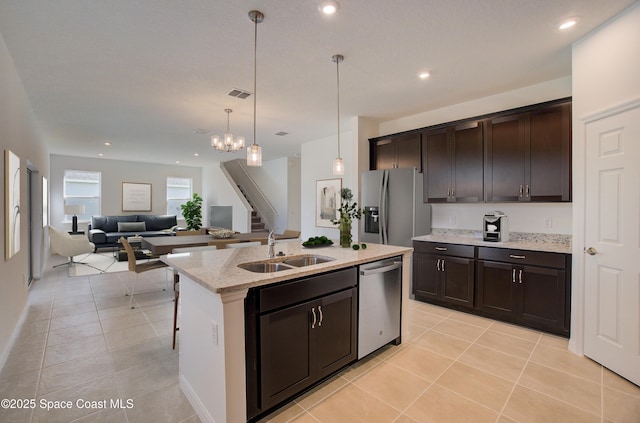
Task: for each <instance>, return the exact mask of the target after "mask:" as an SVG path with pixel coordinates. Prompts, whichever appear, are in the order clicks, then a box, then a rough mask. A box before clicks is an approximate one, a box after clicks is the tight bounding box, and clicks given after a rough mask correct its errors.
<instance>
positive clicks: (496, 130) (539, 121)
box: [484, 102, 571, 202]
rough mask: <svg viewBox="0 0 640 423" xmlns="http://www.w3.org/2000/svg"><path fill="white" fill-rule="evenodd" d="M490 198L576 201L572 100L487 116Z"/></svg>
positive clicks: (487, 164) (490, 200) (486, 146)
mask: <svg viewBox="0 0 640 423" xmlns="http://www.w3.org/2000/svg"><path fill="white" fill-rule="evenodd" d="M484 169H485V199H486V201H489V202H506V201H538V202H561V201H571V103H570V102H564V103H559V104H553V105H547V106H544V107H539V108H534V109H532V110H530V111H526V112H522V113H515V114H511V115H506V116H500V117H496V118H492V119H488V120H487V124H486V128H485V165H484Z"/></svg>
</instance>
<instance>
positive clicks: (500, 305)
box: [476, 247, 571, 336]
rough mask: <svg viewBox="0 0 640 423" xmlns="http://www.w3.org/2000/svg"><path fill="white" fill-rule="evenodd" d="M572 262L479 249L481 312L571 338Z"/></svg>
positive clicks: (564, 258)
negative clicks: (570, 277) (570, 270)
mask: <svg viewBox="0 0 640 423" xmlns="http://www.w3.org/2000/svg"><path fill="white" fill-rule="evenodd" d="M570 260H571V259H570V256H568V255H565V254H558V253H545V252H538V251H524V250H509V249H502V248H491V247H479V248H478V263H477V266H478V273H477V290H476V291H477V294H476V295H477V296H476V307H477V309H478V310H479V311H481V312H484V313H486V315H488V316H491V317H496V318H499V319H501V320H505V321H509V322H513V323H517V324H521V325H524V326H528V327H532V328H536V329H541V330H545V331H548V332H553V333H557V334H559V335H564V336H567V335H568V334H569V298H570V295H569V279H568V277H567V269H568V268H569V267H570Z"/></svg>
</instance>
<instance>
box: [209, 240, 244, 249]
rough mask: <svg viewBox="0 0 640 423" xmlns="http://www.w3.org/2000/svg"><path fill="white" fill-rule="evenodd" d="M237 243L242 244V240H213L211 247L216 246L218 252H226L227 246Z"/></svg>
mask: <svg viewBox="0 0 640 423" xmlns="http://www.w3.org/2000/svg"><path fill="white" fill-rule="evenodd" d="M237 242H240V240H239V239H212V240H211V241H209V245H215V246H216V247H218V250H224V249H225V248H227V245H229V244H235V243H237Z"/></svg>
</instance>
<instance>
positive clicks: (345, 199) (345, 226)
mask: <svg viewBox="0 0 640 423" xmlns="http://www.w3.org/2000/svg"><path fill="white" fill-rule="evenodd" d="M340 197H341V202H340V208H339V209H338V213H340V218H339V219H331V223H333V224H334V225H339V228H340V245H341V246H342V247H346V248H348V247H351V222H352V221H353V220H354V219H360V218H361V217H362V214H363V213H365V212H364V211H363V210H362V209H361V208H359V207H358V203H356V202H355V201H353V193H352V192H351V190H350V189H349V188H342V190H340Z"/></svg>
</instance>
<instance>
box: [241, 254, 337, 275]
mask: <svg viewBox="0 0 640 423" xmlns="http://www.w3.org/2000/svg"><path fill="white" fill-rule="evenodd" d="M334 260H335V259H334V258H333V257H325V256H317V255H313V254H305V255H301V256H291V257H281V259H280V260H277V259H276V260H274V259H272V260H269V261H252V262H249V263H240V264H239V265H238V267H239V268H241V269H245V270H248V271H250V272H255V273H272V272H279V271H281V270H291V269H296V268H298V267H305V266H313V265H314V264H320V263H326V262H329V261H334Z"/></svg>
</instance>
